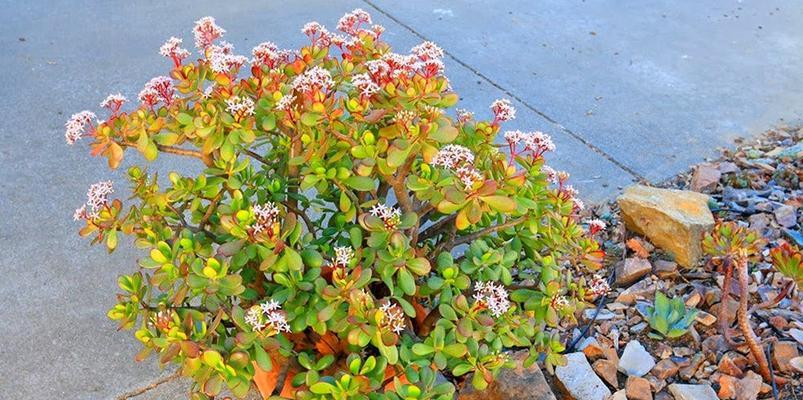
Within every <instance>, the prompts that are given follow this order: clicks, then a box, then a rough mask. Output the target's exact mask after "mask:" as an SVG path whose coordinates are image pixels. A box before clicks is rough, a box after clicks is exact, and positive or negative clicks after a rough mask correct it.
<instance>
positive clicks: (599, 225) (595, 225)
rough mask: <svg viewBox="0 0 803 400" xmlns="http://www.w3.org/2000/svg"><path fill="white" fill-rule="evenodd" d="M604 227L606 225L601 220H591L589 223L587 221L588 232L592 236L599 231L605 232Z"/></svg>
mask: <svg viewBox="0 0 803 400" xmlns="http://www.w3.org/2000/svg"><path fill="white" fill-rule="evenodd" d="M606 227H607V225H606V224H605V222H603V221H602V220H599V219H592V220H591V221H588V231H589V232H590V233H591V234H592V235H595V234H596V233H597V232H599V231H603V230H605V228H606Z"/></svg>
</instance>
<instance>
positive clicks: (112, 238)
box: [106, 229, 117, 251]
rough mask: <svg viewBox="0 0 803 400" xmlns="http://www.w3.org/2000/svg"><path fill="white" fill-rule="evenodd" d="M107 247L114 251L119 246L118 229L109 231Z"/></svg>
mask: <svg viewBox="0 0 803 400" xmlns="http://www.w3.org/2000/svg"><path fill="white" fill-rule="evenodd" d="M106 247H107V248H108V249H109V251H112V250H114V249H115V247H117V229H113V230H111V231H109V236H108V237H107V238H106Z"/></svg>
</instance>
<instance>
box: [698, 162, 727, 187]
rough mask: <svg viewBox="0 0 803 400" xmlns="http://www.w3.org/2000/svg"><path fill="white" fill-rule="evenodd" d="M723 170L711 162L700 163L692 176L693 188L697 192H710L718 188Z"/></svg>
mask: <svg viewBox="0 0 803 400" xmlns="http://www.w3.org/2000/svg"><path fill="white" fill-rule="evenodd" d="M721 177H722V171H720V170H719V169H718V168H717V167H715V166H713V165H711V164H700V165H698V166H697V167H696V168H694V174H693V175H692V177H691V190H694V191H695V192H710V191H711V190H713V189H716V187H717V184H718V183H719V178H721Z"/></svg>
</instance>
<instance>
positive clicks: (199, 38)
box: [192, 17, 226, 50]
mask: <svg viewBox="0 0 803 400" xmlns="http://www.w3.org/2000/svg"><path fill="white" fill-rule="evenodd" d="M192 33H193V35H194V36H195V47H197V48H198V49H201V50H206V48H207V47H209V46H211V45H212V43H213V42H214V41H215V39H217V38H219V37H221V36H223V34H224V33H226V30H224V29H223V28H221V27H219V26H217V24H216V23H215V19H214V18H212V17H203V18H201V19H199V20H198V21H195V27H194V28H192Z"/></svg>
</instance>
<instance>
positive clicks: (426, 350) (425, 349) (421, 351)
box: [413, 343, 435, 356]
mask: <svg viewBox="0 0 803 400" xmlns="http://www.w3.org/2000/svg"><path fill="white" fill-rule="evenodd" d="M434 351H435V349H434V348H433V347H432V346H430V345H428V344H424V343H416V344H414V345H413V353H415V354H416V355H419V356H425V355H427V354H431V353H432V352H434Z"/></svg>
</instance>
